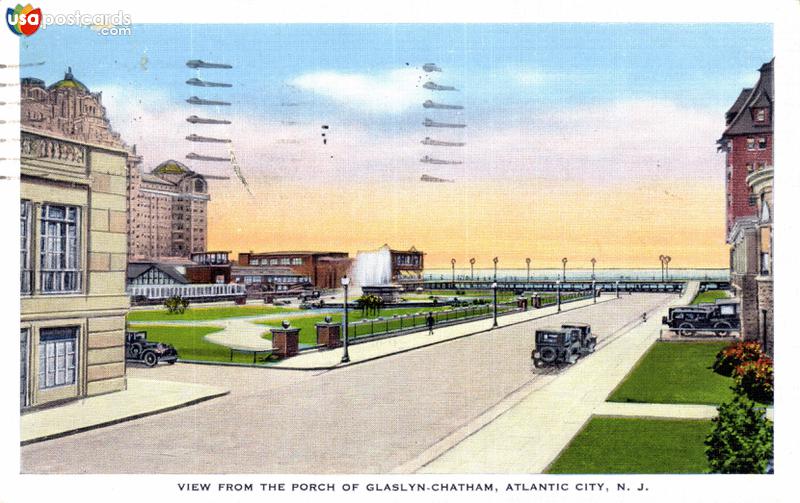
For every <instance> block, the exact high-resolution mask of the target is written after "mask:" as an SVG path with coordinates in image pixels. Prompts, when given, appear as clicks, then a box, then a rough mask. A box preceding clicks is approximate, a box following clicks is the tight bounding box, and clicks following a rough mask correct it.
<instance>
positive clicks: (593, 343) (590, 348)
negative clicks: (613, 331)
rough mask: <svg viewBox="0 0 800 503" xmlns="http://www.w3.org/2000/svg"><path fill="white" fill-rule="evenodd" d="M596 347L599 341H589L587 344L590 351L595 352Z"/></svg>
mask: <svg viewBox="0 0 800 503" xmlns="http://www.w3.org/2000/svg"><path fill="white" fill-rule="evenodd" d="M596 347H597V342H596V341H589V342H588V343H587V344H586V350H587V351H589V352H590V353H594V350H595V348H596Z"/></svg>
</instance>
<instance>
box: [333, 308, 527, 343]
mask: <svg viewBox="0 0 800 503" xmlns="http://www.w3.org/2000/svg"><path fill="white" fill-rule="evenodd" d="M492 309H493V307H492V304H480V305H473V306H464V307H453V308H450V309H447V310H442V311H432V312H431V313H432V315H433V319H434V321H435V323H434V328H437V327H440V326H446V325H453V324H457V323H464V322H467V321H474V320H478V319H483V318H487V317H490V316H491V315H492ZM519 310H520V309H519V308H518V307H517V305H516V304H498V305H497V314H498V315H502V314H508V313H511V312H516V311H519ZM427 316H428V312H426V311H421V312H418V313H411V314H403V315H393V316H386V317H383V316H379V317H377V318H374V319H363V320H358V321H353V322H350V323H348V324H347V326H348V327H349V328H348V334H349V336H350V337H352V338H354V339H355V338H364V337H370V338H371V337H372V336H375V337H377V336H382V335H388V334H393V333H398V334H399V333H401V332H408V331H413V330H414V329H415V328H418V327H420V328H421V327H425V326H426V323H427V322H426V318H427Z"/></svg>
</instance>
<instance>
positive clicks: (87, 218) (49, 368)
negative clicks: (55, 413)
mask: <svg viewBox="0 0 800 503" xmlns="http://www.w3.org/2000/svg"><path fill="white" fill-rule="evenodd" d="M21 99H22V102H21V120H22V125H21V131H20V134H21V138H20V140H21V151H20V158H21V162H20V371H21V372H20V408H21V409H23V410H28V409H31V408H36V407H39V406H43V405H51V404H56V403H59V402H63V401H68V400H74V399H77V398H82V397H87V396H92V395H98V394H102V393H108V392H113V391H119V390H123V389H125V388H126V378H125V316H126V314H127V312H128V308H129V300H128V296H127V294H126V292H125V269H126V265H127V252H128V249H127V207H128V194H127V177H128V171H129V169H130V168H131V167H132V166H134V167H135V166H136V165H137V163H138V162H140V159H139V157H138V156H137V155H136V154H135V151H134V149H132V148H129V147H128V146H127V145H125V144H124V143H123V142H122V140H121V139H120V137H119V135H118V134H116V133H115V132H114V131H113V130H112V129H111V127H110V124H109V121H108V119H107V118H106V114H105V109H104V108H103V106H102V96H101V94H100V93H92V92H90V91H89V89H88V88H87V87H86V86H85V85H84V84H82V83H81V82H80V81H78V80H77V79H75V78H74V76H73V75H72V73H71V71H67V73H66V75H65V76H64V79H62V80H60V81H58V82H56V83H54V84H52V85H50V86H48V87H45V84H44V82H43V81H42V80H39V79H33V78H26V79H23V80H22V82H21Z"/></svg>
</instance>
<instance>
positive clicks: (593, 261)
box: [591, 257, 597, 281]
mask: <svg viewBox="0 0 800 503" xmlns="http://www.w3.org/2000/svg"><path fill="white" fill-rule="evenodd" d="M591 262H592V281H594V280H595V277H594V265H595V264H596V263H597V259H596V258H594V257H592V260H591Z"/></svg>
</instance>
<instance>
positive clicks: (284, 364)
mask: <svg viewBox="0 0 800 503" xmlns="http://www.w3.org/2000/svg"><path fill="white" fill-rule="evenodd" d="M612 300H616V296H614V295H613V294H612V295H605V296H602V297H598V299H597V303H598V304H599V303H601V302H610V301H612ZM592 304H593V303H592V299H587V300H580V301H574V302H569V303H566V304H562V305H561V312H568V311H572V310H575V309H580V308H582V307H586V306H591V305H592ZM557 313H558V311H557V307H556V306H548V307H544V308H541V309H529V310H528V311H523V312H519V313H514V314H507V315H504V316H499V317H498V318H497V324H498V326H499V327H507V326H509V325H516V324H518V323H523V322H526V321H530V320H535V319H539V318H544V317H546V316H551V315H554V314H557ZM489 330H492V319H491V318H489V319H483V320H478V321H472V322H467V323H460V324H458V325H449V326H446V327H441V328H436V329H434V331H433V335H428V331H427V329H423V330H422V331H420V332H415V333H411V334H408V335H401V336H397V337H389V338H386V339H379V340H376V341H372V342H364V343H360V344H351V345H350V346H349V347H348V353H349V356H350V362H349V363H341V361H342V354H343V350H342V349H341V348H337V349H333V350H323V351H308V352H303V353H300V354H299V355H297V356H293V357H291V358H287V359H285V360H282V361H280V362H278V363H276V364H274V365H270V366H269V367H265V368H271V369H286V370H330V369H334V368H339V367H346V366H348V365H355V364H358V363H364V362H368V361H371V360H375V359H378V358H383V357H385V356H390V355H394V354H398V353H404V352H406V351H411V350H413V349H418V348H423V347H426V346H431V345H434V344H440V343H442V342H447V341H451V340H454V339H460V338H462V337H468V336H471V335H475V334H479V333H481V332H487V331H489Z"/></svg>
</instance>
